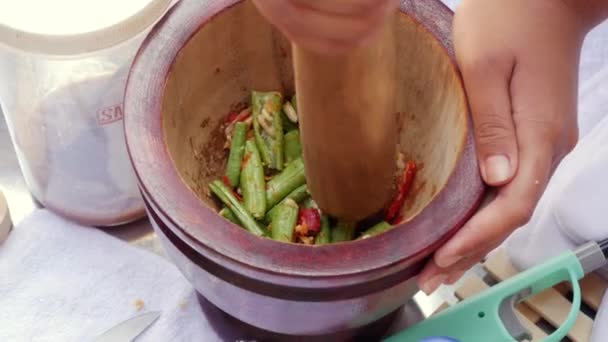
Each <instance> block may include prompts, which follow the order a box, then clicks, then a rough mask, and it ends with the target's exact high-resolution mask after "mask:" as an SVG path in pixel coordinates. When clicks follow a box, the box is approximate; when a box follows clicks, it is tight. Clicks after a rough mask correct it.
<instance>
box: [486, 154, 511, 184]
mask: <svg viewBox="0 0 608 342" xmlns="http://www.w3.org/2000/svg"><path fill="white" fill-rule="evenodd" d="M484 171H485V172H484V173H485V175H484V178H485V180H486V182H488V183H490V184H498V183H503V182H506V181H507V180H509V178H510V177H511V162H510V161H509V158H508V157H507V156H505V155H502V154H499V155H495V156H490V157H488V158H486V160H485V164H484Z"/></svg>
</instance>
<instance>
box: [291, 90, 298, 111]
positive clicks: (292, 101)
mask: <svg viewBox="0 0 608 342" xmlns="http://www.w3.org/2000/svg"><path fill="white" fill-rule="evenodd" d="M290 102H291V105H292V106H293V109H295V110H296V112H297V111H298V102H297V99H296V94H293V96H292V97H291V101H290Z"/></svg>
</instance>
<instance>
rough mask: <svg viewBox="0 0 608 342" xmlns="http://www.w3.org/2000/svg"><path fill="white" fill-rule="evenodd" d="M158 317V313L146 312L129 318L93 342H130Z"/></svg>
mask: <svg viewBox="0 0 608 342" xmlns="http://www.w3.org/2000/svg"><path fill="white" fill-rule="evenodd" d="M158 317H160V311H152V312H147V313H145V314H141V315H139V316H135V317H132V318H129V319H128V320H126V321H123V322H121V323H119V324H117V325H115V326H114V327H112V328H110V329H108V330H107V331H106V332H104V333H103V334H101V336H99V337H97V339H95V342H131V341H133V340H134V339H135V338H136V337H137V336H139V335H140V334H141V333H143V332H144V331H145V330H146V329H148V327H150V326H151V325H152V323H154V322H155V321H156V320H157V319H158Z"/></svg>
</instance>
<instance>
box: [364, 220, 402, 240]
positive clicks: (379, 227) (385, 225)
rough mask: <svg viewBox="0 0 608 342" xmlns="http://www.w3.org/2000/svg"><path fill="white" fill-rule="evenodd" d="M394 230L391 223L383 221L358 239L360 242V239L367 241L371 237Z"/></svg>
mask: <svg viewBox="0 0 608 342" xmlns="http://www.w3.org/2000/svg"><path fill="white" fill-rule="evenodd" d="M391 228H393V226H391V225H390V223H388V222H386V221H381V222H378V223H377V224H375V225H374V226H372V227H371V228H368V229H367V230H365V231H364V232H363V233H362V234H361V236H360V237H359V238H358V240H360V239H366V238H368V237H370V236H374V235H378V234H380V233H383V232H385V231H387V230H389V229H391Z"/></svg>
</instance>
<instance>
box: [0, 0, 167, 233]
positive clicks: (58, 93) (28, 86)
mask: <svg viewBox="0 0 608 342" xmlns="http://www.w3.org/2000/svg"><path fill="white" fill-rule="evenodd" d="M2 3H6V4H4V5H2ZM9 3H10V4H9ZM171 3H172V1H171V0H129V1H123V0H89V1H81V0H47V1H37V0H19V1H13V0H0V8H2V11H0V104H1V106H2V111H3V112H4V115H5V117H6V121H7V124H8V128H9V132H10V134H11V138H12V141H13V144H14V146H15V150H16V152H17V156H18V159H19V164H20V167H21V171H22V172H23V175H24V178H25V181H26V183H27V185H28V187H29V189H30V191H31V192H32V194H33V195H34V197H35V198H36V199H37V200H38V201H39V202H40V203H41V204H42V205H44V206H45V207H47V208H49V209H51V210H53V211H55V212H56V213H58V214H60V215H62V216H64V217H67V218H69V219H71V220H73V221H76V222H78V223H81V224H86V225H95V226H112V225H118V224H123V223H127V222H130V221H133V220H136V219H138V218H141V217H143V216H144V215H145V211H144V204H143V201H142V199H141V197H140V193H139V190H138V188H137V184H136V179H135V176H134V173H133V170H132V168H131V164H130V161H129V159H128V155H127V151H126V147H125V141H124V132H123V125H122V117H123V110H122V102H123V96H124V88H125V84H126V80H127V76H128V71H129V68H130V65H131V63H132V60H133V58H134V56H135V54H136V52H137V50H138V48H139V46H140V44H141V42H142V41H143V39H144V38H145V36H146V34H147V33H148V32H149V30H150V29H151V27H152V25H153V24H155V23H156V22H157V21H158V20H159V19H160V18H161V17H162V16H163V15H164V13H166V11H167V10H168V8H169V7H170V5H171Z"/></svg>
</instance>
